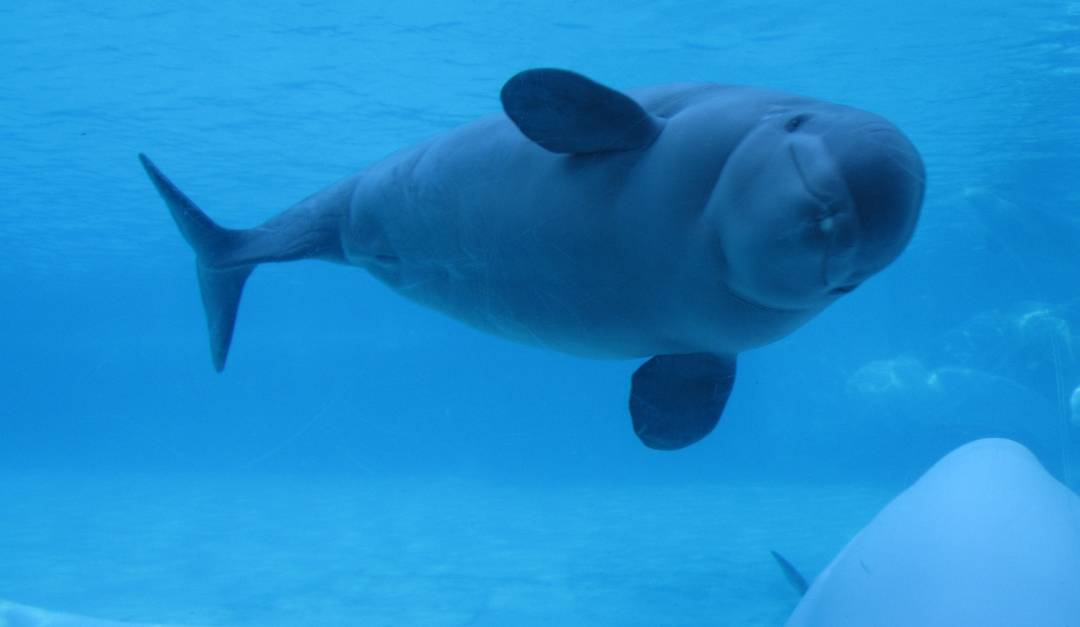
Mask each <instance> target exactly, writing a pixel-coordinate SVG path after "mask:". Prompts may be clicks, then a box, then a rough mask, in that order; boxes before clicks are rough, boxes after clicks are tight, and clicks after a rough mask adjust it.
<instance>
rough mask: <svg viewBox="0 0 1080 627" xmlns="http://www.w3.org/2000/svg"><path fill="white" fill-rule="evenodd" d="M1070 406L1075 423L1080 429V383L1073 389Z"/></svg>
mask: <svg viewBox="0 0 1080 627" xmlns="http://www.w3.org/2000/svg"><path fill="white" fill-rule="evenodd" d="M1069 408H1070V409H1071V410H1072V412H1071V413H1072V423H1073V425H1074V426H1075V427H1077V428H1078V429H1080V385H1078V386H1076V389H1075V390H1073V393H1072V397H1071V398H1070V399H1069Z"/></svg>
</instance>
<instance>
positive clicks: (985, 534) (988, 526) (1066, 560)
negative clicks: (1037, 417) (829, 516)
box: [786, 439, 1080, 627]
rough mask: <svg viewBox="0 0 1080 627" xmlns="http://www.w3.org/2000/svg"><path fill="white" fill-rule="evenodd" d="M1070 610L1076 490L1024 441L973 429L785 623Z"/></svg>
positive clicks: (982, 617)
mask: <svg viewBox="0 0 1080 627" xmlns="http://www.w3.org/2000/svg"><path fill="white" fill-rule="evenodd" d="M1078 620H1080V497H1078V496H1077V495H1076V494H1075V493H1073V492H1072V491H1070V490H1069V489H1068V488H1067V487H1065V486H1064V485H1062V484H1061V483H1059V482H1058V481H1057V480H1056V479H1054V478H1053V477H1052V476H1050V474H1049V473H1047V472H1046V470H1045V469H1043V467H1042V466H1041V465H1040V464H1039V461H1038V460H1037V459H1036V458H1035V456H1034V455H1032V454H1031V453H1030V452H1029V451H1028V450H1027V449H1025V448H1024V447H1023V446H1021V445H1019V444H1017V443H1015V442H1013V441H1011V440H1003V439H986V440H977V441H975V442H972V443H970V444H967V445H964V446H962V447H960V448H959V449H957V450H955V451H953V452H952V453H950V454H949V455H947V456H945V457H944V458H943V459H942V460H941V461H939V462H938V463H937V464H935V465H934V466H933V467H932V468H931V469H930V470H929V471H927V472H926V474H925V475H923V476H922V477H921V478H920V479H919V480H918V481H917V482H915V484H914V485H912V486H911V487H910V488H909V489H908V490H906V491H905V492H903V493H902V494H900V496H898V497H896V498H895V499H894V500H893V501H892V502H891V503H889V504H888V506H886V507H885V509H883V510H882V511H881V512H880V513H879V514H878V515H877V516H876V517H875V518H874V520H873V521H871V522H870V524H869V525H867V526H866V528H864V529H863V530H862V531H860V532H859V534H858V535H856V536H855V538H854V539H852V540H851V542H849V543H848V545H847V546H846V547H844V549H843V550H842V551H841V552H840V554H839V555H837V557H836V558H835V559H834V560H833V561H832V563H831V564H829V566H828V567H827V568H826V569H825V571H824V572H822V573H821V575H820V576H818V578H817V579H816V580H815V581H814V582H813V584H812V585H811V586H810V588H809V590H808V591H807V593H806V596H805V597H804V598H803V600H802V602H801V603H800V604H799V606H798V607H797V608H796V610H795V612H794V614H792V616H791V618H790V620H788V622H787V624H786V625H787V627H868V626H870V625H872V626H873V627H913V626H915V625H917V626H919V627H1019V626H1027V625H1031V626H1035V625H1038V626H1039V627H1051V626H1061V627H1065V626H1068V625H1074V624H1077V621H1078Z"/></svg>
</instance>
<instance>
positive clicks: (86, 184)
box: [0, 0, 1080, 626]
mask: <svg viewBox="0 0 1080 627" xmlns="http://www.w3.org/2000/svg"><path fill="white" fill-rule="evenodd" d="M536 66H555V67H566V68H571V69H574V70H576V71H579V72H582V73H585V74H588V75H590V76H592V77H595V78H596V79H598V80H601V81H603V82H605V83H607V84H610V85H613V86H615V87H619V88H629V87H634V86H639V85H649V84H657V83H666V82H679V81H716V82H724V83H737V84H750V85H760V86H767V87H772V88H779V89H785V90H790V91H794V92H798V93H804V94H807V95H810V96H814V97H818V98H822V99H826V100H832V101H837V102H842V103H845V104H850V105H854V106H857V107H860V108H864V109H867V110H871V111H874V112H877V113H879V114H881V115H884V116H885V117H887V118H889V119H890V120H892V121H893V122H894V123H896V124H897V125H898V126H899V127H900V128H901V129H903V130H904V132H905V133H906V134H907V135H908V136H909V137H910V138H911V139H912V141H913V142H914V143H915V144H916V146H918V148H919V150H920V152H921V153H922V155H923V158H924V160H925V162H926V167H927V172H928V181H929V183H928V191H927V198H926V202H925V205H924V208H923V214H922V218H921V222H920V224H919V228H918V231H917V233H916V236H915V239H914V241H913V242H912V244H911V245H910V246H909V248H908V249H907V250H906V251H905V253H904V254H903V255H902V256H901V258H900V259H899V260H898V261H897V262H895V263H894V264H893V265H892V266H890V267H889V268H888V269H887V270H886V271H884V272H883V273H881V274H880V275H879V276H877V277H875V278H874V279H872V280H871V281H869V282H867V284H866V285H864V286H863V287H861V288H860V289H859V290H857V291H856V292H855V293H853V294H851V295H849V296H846V297H844V298H843V299H841V300H840V301H839V302H838V303H837V304H836V305H834V306H832V307H831V308H829V309H828V310H827V311H826V312H825V313H824V314H822V315H821V316H820V317H819V318H817V319H815V320H814V321H812V322H811V323H810V324H809V325H807V326H806V327H804V328H802V329H800V330H799V331H798V332H797V333H795V334H794V335H792V336H791V337H789V338H787V339H785V340H782V341H780V342H778V343H776V344H773V345H771V346H768V347H766V348H763V349H760V350H757V351H754V352H750V353H747V354H744V355H742V356H741V358H740V363H739V380H738V383H737V385H736V387H735V391H734V393H733V395H732V397H731V401H730V403H729V405H728V408H727V410H726V412H725V414H724V418H723V420H722V422H721V424H720V426H719V427H718V429H717V430H716V432H714V433H713V434H712V435H711V436H710V437H709V438H707V439H706V440H705V441H703V442H701V443H699V444H697V445H695V446H693V447H691V448H689V449H686V450H683V451H680V452H678V453H670V454H661V453H657V452H654V451H650V450H647V449H644V448H643V447H642V446H641V445H640V443H639V442H638V441H637V439H636V438H635V437H634V434H633V432H632V430H631V429H630V425H629V418H628V416H627V415H626V394H627V389H628V381H629V377H630V374H631V373H632V372H633V370H634V368H635V367H636V366H637V365H638V364H637V363H631V362H603V361H589V360H582V359H578V358H574V357H568V356H565V355H560V354H556V353H552V352H545V351H543V350H539V349H536V348H530V347H525V346H519V345H515V344H512V343H509V342H506V341H504V340H500V339H498V338H494V337H490V336H487V335H484V334H481V333H479V332H477V331H474V330H472V329H469V328H466V327H465V326H463V325H461V324H460V323H457V322H454V321H452V320H450V319H447V318H445V317H443V316H441V315H440V314H438V313H436V312H433V311H430V310H426V309H423V308H421V307H420V306H418V305H415V304H413V303H410V302H408V301H406V300H404V299H402V298H400V297H399V296H397V295H395V294H393V293H392V292H390V291H389V290H387V289H386V288H385V287H384V286H382V285H380V284H378V283H377V282H376V281H375V280H374V279H372V278H370V277H368V276H367V275H365V274H364V273H363V272H362V271H361V270H358V269H355V268H346V267H341V266H333V265H329V264H322V263H319V262H314V261H308V262H298V263H292V264H282V265H275V266H264V267H260V268H259V270H258V272H256V273H255V274H254V275H253V277H252V279H251V281H250V282H249V284H248V287H247V289H246V291H245V295H244V302H243V305H242V307H241V311H240V319H239V323H238V328H237V333H236V337H235V340H234V344H233V349H232V353H231V356H230V362H229V367H228V369H227V370H226V371H225V372H224V373H223V374H220V375H219V374H216V373H214V372H213V370H212V368H211V366H210V359H209V354H208V349H207V345H206V337H205V326H204V324H205V323H204V321H203V314H202V309H201V304H200V302H199V297H198V291H197V287H196V283H195V276H194V271H193V258H192V255H191V252H190V250H189V249H188V247H187V245H186V244H185V243H184V241H183V240H182V238H181V237H180V236H179V234H178V233H177V232H176V229H175V226H174V224H173V223H172V221H171V219H170V218H169V216H168V214H167V212H166V210H165V208H164V207H163V206H162V203H161V201H160V199H159V197H158V196H157V194H156V193H155V192H154V190H153V188H152V187H151V185H150V184H149V182H148V181H147V180H146V177H145V175H144V173H143V172H142V170H141V168H140V167H139V164H138V162H137V161H136V159H135V155H136V153H138V152H140V151H143V152H147V153H148V154H150V155H151V156H153V157H154V158H155V160H156V161H157V162H158V164H159V165H160V166H161V167H162V168H163V169H164V170H165V171H166V172H167V173H168V174H169V175H170V176H171V177H172V178H173V180H174V181H175V182H176V183H177V184H178V185H179V186H180V187H181V188H182V189H184V190H185V192H186V193H187V194H188V195H189V196H191V197H192V198H193V199H194V200H195V201H196V202H198V203H199V204H200V205H201V206H202V207H203V208H204V209H206V210H207V211H208V212H209V213H210V214H211V215H213V216H214V217H215V218H217V219H220V220H221V221H222V222H223V223H224V224H226V225H228V226H236V227H246V226H251V225H254V224H257V223H258V222H260V221H262V220H263V219H265V218H266V217H268V216H270V215H272V214H274V213H275V212H277V211H279V210H281V209H283V208H284V207H286V206H288V205H290V204H291V203H292V202H294V201H296V200H298V199H299V198H302V197H304V196H306V195H307V194H309V193H311V192H313V191H315V190H317V189H319V188H321V187H322V186H324V185H326V184H328V183H330V182H333V181H335V180H337V179H339V178H341V177H343V176H345V175H348V174H350V173H352V172H354V171H356V170H357V169H359V168H362V167H364V166H366V165H369V164H371V163H373V162H375V161H377V160H378V159H379V158H381V157H383V156H384V155H386V154H388V153H390V152H392V151H394V150H396V149H398V148H401V147H404V146H407V145H409V144H412V143H414V142H416V141H418V140H421V139H423V138H425V137H428V136H430V135H432V134H435V133H438V132H440V131H443V130H446V129H449V128H452V127H454V126H456V125H458V124H461V123H463V122H466V121H468V120H471V119H473V118H474V117H476V116H478V115H482V114H487V113H490V112H494V111H497V110H498V107H499V103H498V99H497V95H498V92H499V88H500V87H501V85H502V83H503V82H504V81H505V80H506V79H507V78H508V77H509V76H511V75H513V74H514V73H515V72H517V71H519V70H521V69H524V68H529V67H536ZM0 79H2V80H0V207H2V208H0V250H2V251H4V254H3V262H2V263H0V311H2V312H3V314H2V318H0V320H2V321H3V323H4V329H5V331H6V333H5V334H4V339H3V342H2V344H0V346H2V347H3V360H2V363H0V381H2V382H3V383H2V384H0V408H2V410H0V504H2V505H0V512H2V514H0V599H10V600H12V601H16V602H19V603H26V604H30V605H35V606H40V607H45V608H50V609H55V610H63V611H70V612H79V613H84V614H88V615H93V616H100V617H104V618H113V619H124V620H143V621H162V622H173V623H188V624H207V625H217V624H220V625H304V624H320V625H356V624H370V625H534V624H541V622H543V623H544V624H560V625H616V624H617V625H679V626H686V625H779V624H782V622H783V620H784V618H785V616H786V615H787V614H788V613H789V612H790V610H791V608H792V607H793V606H794V604H795V602H796V600H797V599H796V597H795V596H794V595H793V593H791V592H790V591H789V590H788V589H787V588H786V586H785V583H784V582H783V579H782V576H781V575H780V573H779V572H777V570H776V569H775V566H774V565H773V564H772V563H771V561H770V558H769V555H768V551H769V550H770V549H772V548H781V549H784V550H785V551H786V552H787V553H789V554H790V555H791V556H793V557H794V558H797V561H800V562H801V564H802V565H803V566H805V568H806V570H807V571H808V572H809V573H811V574H812V573H814V572H816V571H817V570H818V569H820V568H821V567H823V566H824V565H825V564H826V563H827V562H828V560H829V559H830V558H831V556H832V555H834V554H835V553H836V551H837V550H838V549H839V548H840V547H841V546H843V544H844V543H845V542H846V541H847V539H849V538H850V536H851V534H853V533H854V532H855V531H857V530H858V529H859V528H860V527H861V526H862V525H864V524H865V523H866V522H867V521H868V520H869V519H870V517H872V515H873V513H874V512H875V511H877V509H878V508H880V507H881V506H882V505H883V504H884V503H885V502H887V501H888V499H889V498H890V497H891V496H892V495H893V494H895V492H896V490H898V489H899V488H901V487H902V486H904V485H906V484H907V483H910V481H911V480H913V479H914V478H915V477H916V476H918V474H919V473H920V472H922V470H924V469H925V468H926V467H927V466H929V465H930V464H931V463H932V462H933V461H935V460H936V459H937V458H938V457H940V456H941V455H942V454H943V453H945V452H946V451H948V450H949V449H951V448H953V447H954V446H956V445H959V444H960V443H962V442H965V441H967V440H970V439H972V438H974V437H979V436H982V435H1007V436H1010V437H1013V438H1016V439H1018V440H1020V441H1022V442H1023V443H1025V444H1026V445H1028V446H1029V447H1031V448H1032V449H1033V450H1035V451H1036V452H1037V453H1038V454H1039V456H1040V459H1042V461H1043V463H1044V464H1045V465H1046V466H1047V467H1048V468H1049V469H1051V471H1052V472H1054V473H1055V474H1056V475H1057V476H1059V477H1060V478H1062V479H1063V480H1065V481H1067V482H1069V483H1070V484H1071V485H1073V486H1074V487H1077V485H1080V461H1078V458H1080V437H1078V431H1080V423H1076V422H1072V421H1071V420H1070V409H1069V406H1068V398H1069V394H1070V392H1071V390H1073V389H1074V388H1075V387H1077V386H1080V293H1078V292H1080V187H1078V186H1077V184H1076V178H1075V177H1076V172H1077V170H1078V165H1080V148H1078V146H1080V4H1077V3H1075V2H1072V3H1067V2H1025V3H1017V2H1003V1H997V0H994V1H991V2H974V1H965V2H956V3H949V4H948V5H947V6H944V5H942V4H941V3H937V2H929V1H914V2H904V3H885V2H880V3H854V2H838V1H824V2H818V3H816V4H813V5H808V4H806V3H796V2H789V1H783V2H757V1H755V2H743V1H739V2H730V3H716V2H669V1H663V2H649V3H644V2H631V3H622V4H620V5H618V6H616V5H615V4H611V5H609V6H607V7H602V6H591V7H590V6H582V5H581V4H580V3H573V2H548V3H516V2H504V3H492V2H486V3H465V2H456V1H454V0H449V1H447V2H440V3H434V2H370V3H365V4H364V5H363V6H358V5H356V4H353V3H345V2H336V3H335V2H330V1H308V2H302V3H296V2H273V1H272V2H258V3H255V2H236V3H219V2H189V3H179V4H178V3H165V2H146V3H122V2H47V1H41V2H23V3H13V2H9V3H4V4H3V5H0Z"/></svg>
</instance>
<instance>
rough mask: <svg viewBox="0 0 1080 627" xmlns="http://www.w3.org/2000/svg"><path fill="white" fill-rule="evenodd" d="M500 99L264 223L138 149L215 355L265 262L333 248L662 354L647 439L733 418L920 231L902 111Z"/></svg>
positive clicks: (919, 190)
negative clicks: (235, 222) (206, 207)
mask: <svg viewBox="0 0 1080 627" xmlns="http://www.w3.org/2000/svg"><path fill="white" fill-rule="evenodd" d="M500 98H501V102H502V105H503V112H502V113H499V114H495V115H490V116H488V117H485V118H481V119H479V120H477V121H476V122H473V123H471V124H467V125H465V126H462V127H460V128H457V129H454V130H451V131H449V132H447V133H444V134H442V135H439V136H436V137H434V138H432V139H430V140H428V141H426V142H423V143H421V144H419V145H417V146H414V147H411V148H407V149H404V150H402V151H400V152H397V153H395V154H393V155H391V156H389V157H387V158H386V159H384V160H382V161H380V162H378V163H376V164H374V165H372V166H371V167H368V168H366V169H364V170H362V171H361V172H359V173H357V174H355V175H353V176H351V177H348V178H347V179H345V180H343V181H340V182H338V183H336V184H334V185H331V186H330V187H328V188H326V189H324V190H322V191H320V192H318V193H316V194H314V195H313V196H311V197H309V198H307V199H305V200H303V201H301V202H299V203H297V204H296V205H294V206H292V207H291V208H289V209H287V210H285V211H284V212H282V213H281V214H279V215H277V216H276V217H274V218H271V219H270V220H269V221H267V222H266V223H264V224H263V225H261V226H258V227H256V228H253V229H244V230H233V229H225V228H222V227H220V226H218V225H217V224H215V223H214V222H213V221H212V220H211V219H210V218H209V217H207V215H206V214H205V213H203V212H202V211H201V210H200V209H199V208H198V207H197V206H196V205H195V204H194V203H193V202H192V201H191V200H190V199H188V198H187V197H186V196H184V194H183V193H182V192H180V190H179V189H178V188H177V187H176V186H175V185H174V184H173V183H172V182H171V181H169V180H168V179H167V178H166V177H165V175H164V174H163V173H162V172H161V170H159V169H158V168H157V167H156V166H155V165H154V164H153V163H152V162H151V161H150V159H149V158H147V157H146V156H145V155H140V158H141V160H142V163H143V165H144V167H145V169H146V171H147V173H148V174H149V176H150V178H151V180H152V182H153V183H154V185H155V186H156V188H157V190H158V192H159V193H160V194H161V196H162V197H163V198H164V200H165V202H166V204H167V205H168V206H169V208H170V210H171V213H172V217H173V218H174V219H175V221H176V223H177V225H178V226H179V228H180V231H181V233H182V234H183V236H184V237H185V238H186V239H187V241H188V242H189V243H190V244H191V246H192V247H193V248H194V250H195V252H196V255H197V259H198V261H197V272H198V277H199V284H200V289H201V292H202V298H203V303H204V306H205V311H206V316H207V321H208V326H209V331H210V344H211V354H212V356H213V361H214V365H215V367H216V368H217V369H218V370H220V369H222V368H223V367H224V365H225V359H226V356H227V354H228V349H229V344H230V342H231V339H232V334H233V327H234V324H235V319H236V311H237V307H238V305H239V302H240V294H241V290H242V288H243V285H244V283H245V281H246V280H247V278H248V276H249V275H250V273H251V271H252V270H253V269H254V268H255V266H256V265H258V264H260V263H264V262H280V261H290V260H295V259H309V258H315V259H324V260H327V261H331V262H336V263H342V264H349V265H353V266H357V267H360V268H363V269H365V270H367V271H368V272H369V273H370V274H372V275H373V276H375V277H377V278H378V279H379V280H381V281H382V282H384V283H386V284H387V285H388V286H390V287H391V288H393V289H394V290H396V291H398V292H399V293H401V294H402V295H404V296H406V297H408V298H411V299H413V300H415V301H418V302H420V303H423V304H426V305H428V306H431V307H433V308H435V309H438V310H440V311H443V312H445V313H447V314H449V315H451V316H453V317H455V318H457V319H459V320H461V321H463V322H465V323H467V324H470V325H472V326H474V327H477V328H479V329H483V330H485V331H489V332H492V333H495V334H498V335H501V336H504V337H507V338H510V339H514V340H517V341H522V342H527V343H531V344H536V345H540V346H545V347H549V348H552V349H555V350H559V351H563V352H567V353H572V354H577V355H583V356H589V357H599V358H614V359H637V358H648V361H647V362H646V363H645V364H643V365H642V366H641V367H640V368H639V369H638V370H637V372H636V373H635V374H634V376H633V379H632V382H631V393H630V413H631V417H632V419H633V425H634V429H635V432H636V433H637V435H638V437H639V438H641V440H642V441H643V442H644V443H645V444H646V445H648V446H650V447H653V448H658V449H675V448H680V447H683V446H686V445H688V444H690V443H692V442H695V441H697V440H699V439H700V438H702V437H704V436H705V435H706V434H707V433H709V432H710V431H711V430H712V429H713V427H714V426H715V425H716V423H717V421H718V420H719V418H720V415H721V413H722V411H723V408H724V405H725V404H726V402H727V398H728V395H729V394H730V392H731V387H732V384H733V382H734V379H735V359H736V355H737V354H738V353H739V352H741V351H744V350H747V349H751V348H754V347H758V346H762V345H764V344H768V343H770V342H773V341H775V340H777V339H779V338H781V337H784V336H785V335H787V334H789V333H791V332H792V331H794V330H795V329H797V328H798V327H799V326H801V325H802V324H804V323H805V322H806V321H808V320H809V319H811V318H812V317H813V316H815V315H816V314H817V313H819V312H820V311H821V310H822V309H824V308H825V307H826V306H828V305H829V304H830V303H831V302H833V301H834V300H836V298H838V297H839V296H840V295H842V294H845V293H847V292H850V291H851V290H853V289H855V287H856V286H858V285H859V284H860V283H861V282H862V281H864V280H866V279H867V278H868V277H869V276H871V275H872V274H874V273H876V272H878V271H880V270H881V269H882V268H884V267H885V266H886V265H888V264H889V263H890V262H892V260H893V259H895V258H896V256H897V255H899V254H900V252H901V251H902V250H903V248H904V247H905V246H906V245H907V243H908V241H909V240H910V239H911V236H912V232H913V230H914V228H915V224H916V220H917V217H918V213H919V210H920V207H921V204H922V197H923V187H924V178H925V173H924V169H923V164H922V160H921V158H920V157H919V155H918V152H917V151H916V150H915V148H914V146H913V145H912V144H911V142H910V141H908V139H907V138H906V137H905V136H904V135H903V134H902V133H901V132H900V131H899V130H898V129H896V127H894V126H893V125H892V124H890V123H889V122H888V121H886V120H885V119H883V118H881V117H879V116H877V115H874V114H871V113H868V112H865V111H860V110H858V109H854V108H851V107H846V106H842V105H837V104H832V103H828V102H823V101H819V100H814V99H811V98H806V97H802V96H796V95H792V94H787V93H784V92H778V91H771V90H765V89H757V88H751V87H737V86H725V85H711V84H704V85H701V84H694V85H689V84H676V85H662V86H657V87H650V88H645V89H640V90H636V91H633V92H630V93H623V92H619V91H616V90H614V89H611V88H609V87H606V86H604V85H601V84H599V83H596V82H594V81H592V80H590V79H588V78H586V77H584V76H581V75H579V74H575V73H573V72H569V71H566V70H555V69H537V70H528V71H525V72H522V73H520V74H518V75H516V76H514V77H513V78H511V79H510V80H509V81H508V82H507V83H506V85H505V86H504V87H503V89H502V92H501V94H500Z"/></svg>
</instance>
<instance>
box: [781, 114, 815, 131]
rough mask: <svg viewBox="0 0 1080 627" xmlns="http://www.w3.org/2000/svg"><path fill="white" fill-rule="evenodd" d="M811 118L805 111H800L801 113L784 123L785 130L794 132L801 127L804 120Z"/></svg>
mask: <svg viewBox="0 0 1080 627" xmlns="http://www.w3.org/2000/svg"><path fill="white" fill-rule="evenodd" d="M809 118H810V116H808V115H806V114H805V113H800V114H799V115H796V116H794V117H792V118H789V119H788V121H787V122H785V123H784V130H785V131H787V132H789V133H794V132H795V131H797V130H799V127H800V126H802V124H803V122H805V121H806V120H807V119H809Z"/></svg>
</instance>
